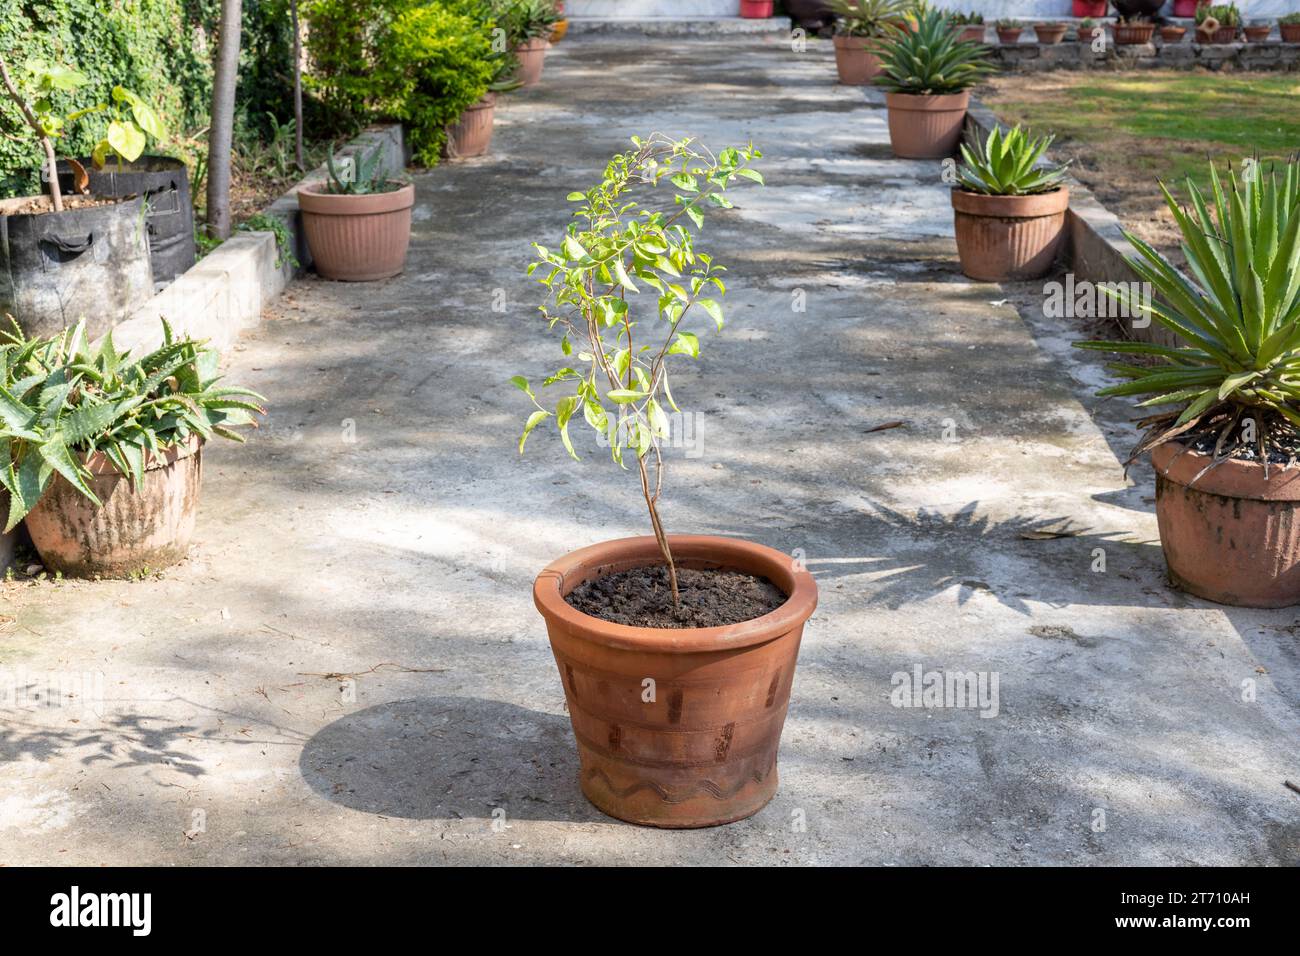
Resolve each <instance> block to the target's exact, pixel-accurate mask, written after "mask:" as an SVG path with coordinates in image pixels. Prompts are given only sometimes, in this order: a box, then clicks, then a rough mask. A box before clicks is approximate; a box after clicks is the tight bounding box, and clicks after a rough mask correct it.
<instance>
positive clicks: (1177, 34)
mask: <svg viewBox="0 0 1300 956" xmlns="http://www.w3.org/2000/svg"><path fill="white" fill-rule="evenodd" d="M1186 35H1187V27H1161V28H1160V39H1161V40H1163V41H1164V42H1165V43H1171V44H1172V43H1182V42H1183V37H1184V36H1186Z"/></svg>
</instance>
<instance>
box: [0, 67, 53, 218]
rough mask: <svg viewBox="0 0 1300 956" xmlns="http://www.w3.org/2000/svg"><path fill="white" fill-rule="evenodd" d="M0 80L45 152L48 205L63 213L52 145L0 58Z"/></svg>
mask: <svg viewBox="0 0 1300 956" xmlns="http://www.w3.org/2000/svg"><path fill="white" fill-rule="evenodd" d="M0 80H3V81H4V85H5V90H6V91H7V92H8V93H9V98H10V99H11V100H13V101H14V103H16V104H17V105H18V110H19V112H21V113H22V114H23V121H24V122H26V123H27V125H28V126H30V127H31V128H32V131H33V132H34V133H36V136H37V138H38V139H39V140H40V141H41V149H42V150H43V151H44V152H45V166H46V169H48V170H49V174H50V175H49V179H50V204H51V205H52V206H53V207H54V211H55V212H63V190H61V189H60V188H59V164H58V160H57V159H56V158H55V156H54V144H53V143H52V142H50V138H49V137H48V136H46V135H45V130H43V129H41V122H40V120H38V119H37V118H36V114H35V113H33V112H32V108H31V107H30V106H28V105H27V101H26V100H25V99H23V96H22V94H21V93H19V92H18V87H17V85H15V83H14V81H13V77H11V76H10V75H9V64H8V63H6V62H5V59H4V57H0Z"/></svg>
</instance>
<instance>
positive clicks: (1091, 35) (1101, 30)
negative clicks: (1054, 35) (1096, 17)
mask: <svg viewBox="0 0 1300 956" xmlns="http://www.w3.org/2000/svg"><path fill="white" fill-rule="evenodd" d="M1105 35H1106V28H1105V27H1089V28H1087V29H1084V28H1082V27H1081V28H1080V29H1079V30H1078V31H1077V32H1076V38H1077V39H1078V41H1079V42H1080V43H1092V41H1093V40H1096V39H1097V38H1098V37H1104V36H1105Z"/></svg>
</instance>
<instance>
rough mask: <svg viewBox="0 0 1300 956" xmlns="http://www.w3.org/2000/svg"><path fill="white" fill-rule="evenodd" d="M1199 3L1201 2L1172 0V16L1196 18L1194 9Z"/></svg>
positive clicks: (1195, 0)
mask: <svg viewBox="0 0 1300 956" xmlns="http://www.w3.org/2000/svg"><path fill="white" fill-rule="evenodd" d="M1200 3H1201V0H1174V9H1173V13H1172V16H1175V17H1194V16H1196V7H1197V5H1199V4H1200Z"/></svg>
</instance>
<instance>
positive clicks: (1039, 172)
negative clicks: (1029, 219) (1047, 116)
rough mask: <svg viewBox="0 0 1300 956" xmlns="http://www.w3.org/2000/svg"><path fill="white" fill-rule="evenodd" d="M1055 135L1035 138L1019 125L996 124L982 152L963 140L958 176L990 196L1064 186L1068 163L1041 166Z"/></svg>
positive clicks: (1045, 190) (960, 179)
mask: <svg viewBox="0 0 1300 956" xmlns="http://www.w3.org/2000/svg"><path fill="white" fill-rule="evenodd" d="M1054 140H1055V137H1054V136H1042V137H1040V138H1038V139H1034V138H1032V137H1031V136H1030V135H1029V134H1028V133H1027V132H1025V130H1023V129H1021V128H1020V127H1019V126H1016V127H1014V128H1012V129H1009V130H1007V131H1006V132H1005V133H1004V132H1003V131H1002V128H1001V127H1000V126H999V127H995V128H994V130H993V132H991V133H989V135H988V136H987V137H985V139H984V145H983V148H982V149H980V150H979V151H978V152H976V151H975V150H972V149H971V148H970V147H969V146H967V145H966V144H965V143H962V147H961V157H962V163H963V164H962V167H961V169H959V170H958V171H957V178H958V180H959V181H960V182H961V184H962V186H964V187H965V188H966V189H969V190H970V191H971V192H976V193H983V194H984V195H986V196H1033V195H1037V194H1038V193H1048V192H1051V191H1052V190H1054V189H1059V188H1060V187H1061V183H1062V181H1063V180H1064V179H1065V167H1063V166H1058V167H1056V168H1054V169H1043V168H1040V167H1039V165H1038V164H1039V161H1040V160H1042V158H1043V155H1044V154H1045V153H1046V152H1047V149H1048V147H1050V146H1051V145H1052V143H1053V141H1054Z"/></svg>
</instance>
